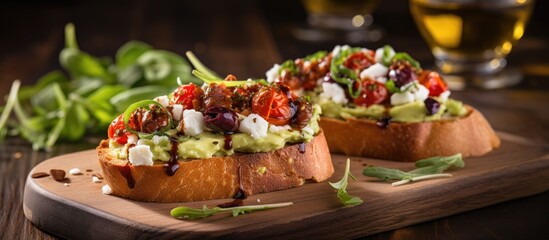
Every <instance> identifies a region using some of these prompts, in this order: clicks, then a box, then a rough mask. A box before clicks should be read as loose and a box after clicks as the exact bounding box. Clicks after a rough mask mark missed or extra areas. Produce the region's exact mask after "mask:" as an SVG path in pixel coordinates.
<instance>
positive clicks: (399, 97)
mask: <svg viewBox="0 0 549 240" xmlns="http://www.w3.org/2000/svg"><path fill="white" fill-rule="evenodd" d="M413 101H414V94H412V93H411V92H409V91H407V92H401V93H398V92H397V93H393V95H391V105H401V104H405V103H409V102H413Z"/></svg>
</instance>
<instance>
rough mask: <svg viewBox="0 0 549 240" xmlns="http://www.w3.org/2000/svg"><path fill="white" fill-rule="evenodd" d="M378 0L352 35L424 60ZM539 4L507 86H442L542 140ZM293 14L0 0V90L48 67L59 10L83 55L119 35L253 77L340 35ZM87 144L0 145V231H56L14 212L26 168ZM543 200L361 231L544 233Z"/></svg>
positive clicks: (544, 69)
mask: <svg viewBox="0 0 549 240" xmlns="http://www.w3.org/2000/svg"><path fill="white" fill-rule="evenodd" d="M381 2H382V3H381V4H380V6H379V8H378V9H377V11H376V12H375V13H374V19H375V20H374V22H375V23H376V24H377V25H379V26H380V27H382V28H383V29H384V31H385V34H384V36H383V38H382V40H381V41H379V42H374V43H359V44H354V45H358V46H363V47H368V48H377V47H379V46H381V45H383V44H386V43H389V44H391V45H393V46H394V47H395V49H397V50H400V51H407V52H410V53H411V55H412V56H414V57H415V58H416V59H418V60H420V61H421V62H424V63H425V64H424V66H425V65H429V63H431V65H432V56H431V55H430V53H429V50H428V48H427V46H426V44H425V43H424V41H423V40H422V39H421V37H420V36H419V34H418V33H417V29H416V28H415V26H414V25H413V22H412V20H411V17H410V15H409V13H408V9H407V7H408V6H407V3H406V1H394V2H393V1H391V4H389V3H388V2H387V1H385V2H384V1H381ZM214 3H215V4H214ZM547 5H548V4H547V2H546V1H538V2H536V9H535V12H534V15H533V17H532V20H531V22H530V25H529V26H528V28H527V30H526V33H525V36H524V38H523V39H522V40H521V41H520V42H519V44H518V45H517V46H516V47H515V49H513V52H512V53H511V54H510V56H509V58H508V62H509V67H511V68H518V69H520V70H522V71H523V72H524V73H525V78H524V80H523V81H522V82H521V83H520V84H519V85H517V86H515V87H512V88H507V89H500V90H479V89H467V90H465V91H454V92H453V93H452V96H453V97H455V98H458V99H460V100H463V101H464V102H466V103H468V104H471V105H474V106H475V107H477V108H478V109H479V110H480V111H482V112H483V113H484V114H485V116H486V117H487V118H488V120H489V121H490V122H491V123H492V125H493V127H494V128H495V129H496V130H498V131H503V132H508V133H512V134H516V135H520V136H523V137H526V138H529V139H532V140H534V141H537V142H539V143H540V144H545V145H546V146H549V107H547V105H548V104H549V34H547V27H546V24H545V23H546V22H547V20H549V17H547V14H546V10H547V9H548V7H547ZM304 19H305V13H304V11H303V9H302V7H301V6H300V5H299V2H297V1H268V2H267V1H230V2H226V3H221V1H213V0H202V1H147V0H140V1H117V3H115V4H112V3H109V1H78V3H76V2H74V1H66V0H57V1H49V2H47V3H43V2H41V1H32V0H27V1H7V2H5V1H4V2H2V3H0V36H1V37H0V86H1V87H0V96H4V95H6V94H7V92H8V91H9V86H10V85H11V83H12V81H13V80H14V79H21V80H22V82H23V83H24V84H32V83H33V82H35V81H36V79H37V78H38V77H40V76H41V75H43V74H45V73H47V72H48V71H50V70H53V69H57V68H59V63H58V53H59V51H60V50H61V49H62V47H63V44H64V42H63V27H64V25H65V24H66V23H67V22H69V21H71V22H74V23H75V24H76V30H77V37H78V41H79V45H80V48H81V49H84V50H86V51H87V52H90V53H92V54H94V55H99V56H111V57H112V56H113V54H114V52H115V51H116V49H117V48H118V47H119V46H120V45H122V44H123V43H124V42H126V41H128V40H131V39H137V40H142V41H145V42H148V43H150V44H151V45H153V46H154V47H156V48H161V49H168V50H171V51H175V52H177V53H180V54H183V52H184V51H186V50H193V51H194V52H195V53H197V54H198V55H199V57H200V58H201V59H203V60H204V62H205V63H206V64H207V65H208V66H210V67H211V68H212V69H215V70H216V71H218V72H219V73H223V74H227V73H233V74H236V75H237V76H241V77H262V76H263V75H264V72H265V70H266V69H268V68H270V67H271V66H272V64H273V63H275V62H280V61H281V60H283V59H287V58H295V57H299V56H303V55H305V54H308V53H311V52H313V51H316V50H321V49H331V48H332V47H333V45H334V44H341V43H344V42H336V43H333V42H332V43H307V42H302V41H298V40H296V39H295V38H293V36H292V34H291V32H292V29H293V28H294V27H295V26H298V25H300V24H303V23H304ZM0 102H1V103H2V104H3V102H4V101H3V100H0ZM96 144H97V137H92V136H90V137H88V138H86V140H85V141H81V142H79V143H59V144H58V145H57V146H55V147H54V149H53V150H52V151H50V152H43V151H38V152H36V151H32V148H31V146H30V144H28V143H26V142H24V141H23V140H21V139H18V138H9V139H7V141H5V142H4V143H2V144H0V192H1V194H0V239H51V238H56V237H55V236H52V235H50V234H48V233H45V232H43V231H41V230H40V229H38V228H36V227H34V226H33V225H32V224H31V223H30V221H28V220H27V219H26V218H25V216H24V215H23V210H22V204H21V202H22V198H23V188H24V185H25V179H26V176H27V174H28V173H29V171H30V170H31V169H32V167H33V166H35V165H36V164H37V163H39V162H41V161H43V160H45V159H48V158H51V157H53V156H57V155H60V154H65V153H70V152H75V151H80V150H85V149H90V148H94V147H95V146H96ZM548 178H549V176H548ZM532 184H536V183H532ZM426 201H428V199H426ZM548 202H549V191H546V192H544V193H542V194H538V195H534V196H530V197H526V198H522V199H517V200H512V201H508V202H504V203H500V204H497V205H493V206H489V207H485V208H482V209H478V210H474V211H470V212H466V213H461V214H458V215H454V216H450V217H445V218H441V219H438V220H434V221H430V222H425V223H421V224H417V225H413V226H409V227H405V228H402V229H397V230H394V231H389V232H385V233H380V234H377V235H373V236H368V237H366V239H435V238H436V239H549V205H548V204H547V203H548ZM418 204H421V203H418ZM334 221H337V219H334Z"/></svg>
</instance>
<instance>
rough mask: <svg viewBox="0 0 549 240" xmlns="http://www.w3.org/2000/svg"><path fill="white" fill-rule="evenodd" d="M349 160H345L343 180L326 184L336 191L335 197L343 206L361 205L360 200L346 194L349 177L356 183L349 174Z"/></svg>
mask: <svg viewBox="0 0 549 240" xmlns="http://www.w3.org/2000/svg"><path fill="white" fill-rule="evenodd" d="M350 168H351V160H350V159H348V158H347V164H346V165H345V173H344V174H343V178H342V179H341V180H339V181H338V182H335V183H332V182H328V183H329V184H330V185H331V186H332V187H333V188H335V189H336V190H337V197H338V198H339V201H340V202H341V203H342V204H343V205H346V206H347V205H359V204H361V203H363V201H362V199H360V198H359V197H355V196H352V195H350V194H349V193H347V185H348V184H349V176H351V178H353V179H354V180H355V181H356V178H355V177H354V176H353V175H352V174H351V171H350Z"/></svg>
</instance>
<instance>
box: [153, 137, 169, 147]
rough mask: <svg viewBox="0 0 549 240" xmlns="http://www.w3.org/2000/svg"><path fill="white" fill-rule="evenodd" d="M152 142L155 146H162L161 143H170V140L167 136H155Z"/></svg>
mask: <svg viewBox="0 0 549 240" xmlns="http://www.w3.org/2000/svg"><path fill="white" fill-rule="evenodd" d="M152 141H153V143H154V145H160V142H162V141H170V139H169V138H168V137H167V136H158V135H154V136H153V138H152Z"/></svg>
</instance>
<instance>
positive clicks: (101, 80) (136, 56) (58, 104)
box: [0, 23, 200, 150]
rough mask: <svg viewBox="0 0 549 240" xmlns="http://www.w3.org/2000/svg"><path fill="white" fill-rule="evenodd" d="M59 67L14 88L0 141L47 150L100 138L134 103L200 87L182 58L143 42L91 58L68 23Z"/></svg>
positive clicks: (0, 123) (0, 127) (1, 120)
mask: <svg viewBox="0 0 549 240" xmlns="http://www.w3.org/2000/svg"><path fill="white" fill-rule="evenodd" d="M59 62H60V65H61V66H62V69H61V70H54V71H52V72H49V73H47V74H45V75H44V76H42V77H41V78H40V79H38V80H37V82H36V83H35V84H34V85H31V86H21V87H19V86H20V82H19V81H14V82H13V84H12V89H11V91H10V93H9V96H8V101H7V102H6V106H5V107H3V108H2V107H0V109H1V111H2V114H1V117H0V140H2V139H4V137H6V136H20V137H22V138H25V139H26V140H27V141H29V142H31V143H32V145H33V149H35V150H40V149H46V150H49V149H51V147H53V145H54V144H55V143H56V142H57V141H58V140H60V139H63V140H66V141H79V140H80V139H82V138H83V137H84V136H85V135H88V134H101V135H103V134H105V129H106V128H107V127H108V126H109V124H110V123H111V121H112V120H113V119H115V118H116V117H117V116H118V115H119V114H120V113H121V112H124V110H126V108H127V107H128V106H130V105H131V104H132V103H135V102H137V101H140V100H144V99H152V98H154V97H157V96H161V95H165V94H166V93H167V92H171V91H173V90H174V89H175V88H176V87H177V86H178V85H177V84H178V83H177V82H176V79H177V78H178V77H179V78H180V79H181V81H180V84H182V83H189V82H195V83H200V81H199V80H198V79H196V78H195V77H194V76H193V75H192V74H191V66H190V64H189V63H188V62H187V60H186V59H185V58H184V57H182V56H179V55H177V54H175V53H172V52H169V51H164V50H158V49H153V48H152V47H151V46H149V45H148V44H146V43H143V42H138V41H130V42H127V43H126V44H124V45H122V46H121V47H120V48H119V49H118V51H117V52H116V56H115V58H114V60H113V59H110V58H99V57H95V56H92V55H91V54H89V53H86V52H84V51H83V50H81V49H80V48H79V45H78V42H77V40H76V33H75V27H74V25H73V24H72V23H69V24H67V25H66V26H65V48H64V49H63V50H61V52H60V53H59ZM12 112H13V113H15V114H14V115H15V116H14V117H13V118H10V116H12Z"/></svg>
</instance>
